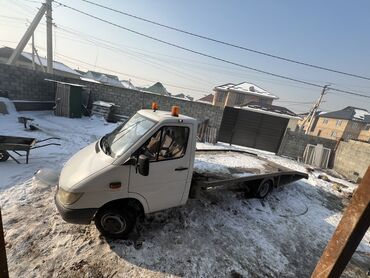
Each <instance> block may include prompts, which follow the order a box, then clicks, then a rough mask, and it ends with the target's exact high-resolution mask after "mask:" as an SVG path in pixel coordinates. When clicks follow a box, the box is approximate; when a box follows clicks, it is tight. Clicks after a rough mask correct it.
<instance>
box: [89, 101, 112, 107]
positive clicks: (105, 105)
mask: <svg viewBox="0 0 370 278" xmlns="http://www.w3.org/2000/svg"><path fill="white" fill-rule="evenodd" d="M93 105H98V106H104V107H112V106H115V104H114V103H112V102H106V101H102V100H97V101H94V102H93Z"/></svg>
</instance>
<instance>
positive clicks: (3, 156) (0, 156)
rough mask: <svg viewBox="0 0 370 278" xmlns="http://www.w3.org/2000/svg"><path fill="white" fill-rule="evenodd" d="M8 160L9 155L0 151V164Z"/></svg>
mask: <svg viewBox="0 0 370 278" xmlns="http://www.w3.org/2000/svg"><path fill="white" fill-rule="evenodd" d="M8 158H9V154H8V152H7V151H0V162H4V161H7V160H8Z"/></svg>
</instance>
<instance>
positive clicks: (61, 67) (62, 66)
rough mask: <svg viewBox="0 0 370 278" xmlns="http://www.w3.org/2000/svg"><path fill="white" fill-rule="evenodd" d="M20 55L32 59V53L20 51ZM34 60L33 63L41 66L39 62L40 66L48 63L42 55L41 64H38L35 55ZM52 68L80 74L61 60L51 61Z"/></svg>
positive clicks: (45, 65)
mask: <svg viewBox="0 0 370 278" xmlns="http://www.w3.org/2000/svg"><path fill="white" fill-rule="evenodd" d="M22 56H23V57H25V58H27V59H28V60H30V61H32V53H28V52H22ZM34 60H35V63H36V64H37V65H39V66H41V64H42V66H44V67H47V65H48V61H47V59H46V58H44V57H40V61H41V64H40V62H39V59H38V58H37V57H35V59H34ZM53 69H54V70H59V71H64V72H68V73H71V74H75V75H80V74H79V73H78V72H77V71H75V70H74V69H71V68H70V67H68V66H66V65H65V64H63V63H61V62H56V61H53Z"/></svg>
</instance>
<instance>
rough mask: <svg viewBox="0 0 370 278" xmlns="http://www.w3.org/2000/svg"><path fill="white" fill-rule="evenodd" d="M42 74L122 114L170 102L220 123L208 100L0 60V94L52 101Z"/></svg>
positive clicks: (52, 94) (50, 87) (190, 113)
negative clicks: (88, 92) (114, 106)
mask: <svg viewBox="0 0 370 278" xmlns="http://www.w3.org/2000/svg"><path fill="white" fill-rule="evenodd" d="M46 78H48V79H54V80H59V81H64V82H70V83H77V84H82V85H85V86H86V87H87V88H89V89H90V90H91V96H92V101H95V100H103V101H108V102H114V103H115V104H117V105H118V107H117V109H116V110H117V111H116V113H118V114H122V115H125V116H131V115H133V114H134V113H135V112H136V111H137V110H139V109H141V108H150V107H151V103H152V102H153V101H156V102H157V103H158V105H159V109H163V110H170V109H171V107H172V106H173V105H178V106H180V113H183V114H185V115H188V116H191V117H194V118H196V119H198V120H199V121H203V120H205V119H209V120H210V126H212V127H217V128H219V127H220V125H221V120H222V115H223V109H222V108H219V107H215V106H212V105H210V104H206V103H200V102H192V101H187V100H182V99H177V98H172V97H165V96H161V95H156V94H153V93H147V92H141V91H136V90H131V89H124V88H119V87H114V86H109V85H103V84H97V83H91V82H87V81H82V80H79V79H74V78H69V77H62V76H58V75H54V74H47V73H44V72H41V71H33V70H30V69H26V68H21V67H16V66H9V65H6V64H0V92H2V95H4V94H6V95H7V96H8V97H9V99H11V100H28V101H30V100H31V101H50V100H51V101H53V100H54V99H55V84H54V83H52V82H47V81H45V79H46Z"/></svg>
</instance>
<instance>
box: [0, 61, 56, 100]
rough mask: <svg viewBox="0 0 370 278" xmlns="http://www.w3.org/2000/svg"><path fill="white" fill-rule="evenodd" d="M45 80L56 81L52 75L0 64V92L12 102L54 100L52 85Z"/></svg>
mask: <svg viewBox="0 0 370 278" xmlns="http://www.w3.org/2000/svg"><path fill="white" fill-rule="evenodd" d="M45 78H49V79H58V77H55V76H54V75H52V74H47V73H43V72H38V71H33V70H29V69H25V68H21V67H16V66H9V65H6V64H0V91H1V95H7V96H8V97H9V98H10V99H12V100H32V101H48V100H54V84H53V83H51V82H46V81H45Z"/></svg>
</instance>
